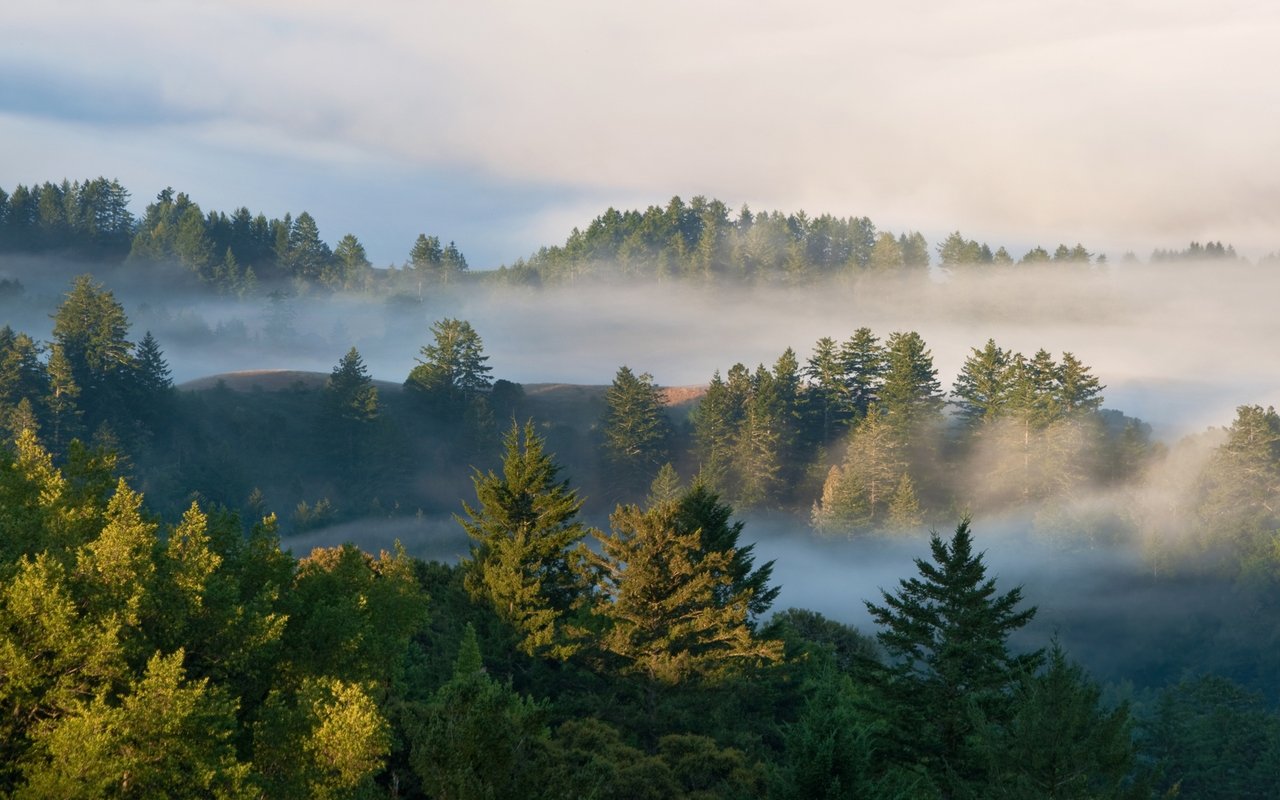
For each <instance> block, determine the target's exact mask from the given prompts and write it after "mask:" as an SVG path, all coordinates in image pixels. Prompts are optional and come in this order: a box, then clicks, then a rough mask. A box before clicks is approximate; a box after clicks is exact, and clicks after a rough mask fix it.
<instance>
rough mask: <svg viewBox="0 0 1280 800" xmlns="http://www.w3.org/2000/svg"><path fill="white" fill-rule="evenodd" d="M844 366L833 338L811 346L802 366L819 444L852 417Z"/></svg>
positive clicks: (821, 340)
mask: <svg viewBox="0 0 1280 800" xmlns="http://www.w3.org/2000/svg"><path fill="white" fill-rule="evenodd" d="M845 369H846V367H845V363H844V360H843V359H842V357H841V353H840V350H839V348H838V346H837V345H836V341H835V339H832V338H831V337H830V336H824V337H822V338H821V339H819V340H818V341H817V343H815V344H814V346H813V355H811V356H809V360H808V361H807V362H806V364H805V369H804V373H803V374H804V377H805V380H806V381H807V382H808V391H807V392H806V393H805V396H806V398H807V399H808V405H809V416H810V419H811V420H812V422H811V426H812V428H813V429H814V431H816V434H817V435H816V437H815V438H816V439H817V440H818V441H819V442H828V441H830V440H831V438H832V436H834V435H835V433H836V431H837V430H838V429H840V428H841V427H842V426H843V425H844V424H845V423H846V422H847V420H848V418H849V416H851V408H852V404H851V401H850V399H849V387H848V385H847V384H846V382H845Z"/></svg>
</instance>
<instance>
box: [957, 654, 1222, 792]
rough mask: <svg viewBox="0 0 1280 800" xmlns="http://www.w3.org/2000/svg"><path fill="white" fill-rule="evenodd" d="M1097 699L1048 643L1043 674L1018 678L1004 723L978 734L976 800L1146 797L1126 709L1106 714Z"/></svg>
mask: <svg viewBox="0 0 1280 800" xmlns="http://www.w3.org/2000/svg"><path fill="white" fill-rule="evenodd" d="M1101 695H1102V692H1101V690H1100V689H1099V688H1098V686H1097V684H1095V683H1093V682H1092V681H1091V680H1089V678H1088V676H1086V675H1085V673H1084V670H1082V669H1081V668H1080V667H1079V666H1078V665H1076V664H1073V663H1071V662H1070V661H1069V660H1067V656H1066V653H1064V652H1063V650H1062V648H1061V647H1060V646H1059V645H1058V644H1057V642H1054V643H1053V646H1052V647H1050V649H1049V653H1048V662H1047V664H1046V665H1045V668H1044V670H1043V671H1041V672H1040V673H1038V674H1035V675H1025V676H1023V679H1022V681H1021V683H1020V684H1019V685H1018V686H1017V687H1016V689H1015V690H1014V694H1013V712H1012V714H1011V715H1010V717H1009V719H1008V721H1007V722H1006V723H1004V724H999V725H997V724H984V725H982V726H980V728H979V732H978V734H977V738H978V739H979V741H980V742H981V744H980V748H981V749H982V750H983V751H984V752H985V753H986V760H987V770H988V774H989V776H990V778H989V780H988V782H987V784H986V786H985V787H983V796H985V797H991V798H1008V800H1021V799H1022V798H1028V797H1044V798H1063V799H1064V800H1066V799H1067V798H1078V799H1079V800H1093V798H1097V799H1098V800H1121V799H1122V798H1134V800H1137V798H1142V797H1150V796H1151V792H1150V789H1149V788H1147V787H1145V786H1144V785H1142V782H1141V781H1139V780H1137V776H1136V775H1135V769H1136V766H1137V748H1136V746H1135V744H1134V739H1133V730H1132V728H1133V721H1132V719H1131V718H1130V715H1129V708H1128V706H1127V705H1121V706H1119V707H1117V708H1113V709H1107V708H1105V707H1104V706H1103V704H1102V701H1101ZM1194 796H1197V797H1198V796H1200V795H1198V794H1197V795H1194Z"/></svg>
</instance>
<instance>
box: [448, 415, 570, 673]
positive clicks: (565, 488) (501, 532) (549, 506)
mask: <svg viewBox="0 0 1280 800" xmlns="http://www.w3.org/2000/svg"><path fill="white" fill-rule="evenodd" d="M504 444H505V446H506V454H505V456H504V457H503V461H502V474H501V475H499V474H497V473H495V472H492V471H490V472H488V473H484V474H481V473H480V472H477V473H476V474H475V476H474V477H473V478H472V482H473V483H474V484H475V488H476V499H477V501H478V507H476V508H472V507H471V506H470V505H467V504H466V503H464V504H463V510H464V511H465V512H466V515H467V518H466V519H462V518H459V522H460V523H461V524H462V527H463V528H464V529H465V530H466V532H467V535H469V536H470V537H471V539H472V542H473V544H472V546H471V556H470V558H469V559H468V560H467V562H466V577H465V586H466V588H467V591H468V592H469V593H470V594H471V596H472V597H473V598H474V599H476V600H477V601H483V602H485V603H486V604H488V605H489V606H490V607H492V608H493V610H494V612H495V613H496V614H497V615H498V617H499V618H500V619H502V620H503V621H504V622H506V623H507V624H509V625H510V626H511V627H512V628H513V629H514V630H515V632H516V635H517V636H518V637H519V647H520V649H521V650H523V651H524V652H525V653H528V654H529V655H547V656H551V657H553V658H564V657H566V656H567V655H569V654H570V653H571V652H573V649H574V643H573V641H572V638H571V637H570V636H569V635H568V633H567V632H566V630H565V628H566V617H567V615H569V613H570V612H571V611H572V610H573V607H574V604H575V601H576V600H577V599H578V596H579V590H578V585H577V579H576V577H575V575H574V573H573V571H572V569H571V566H572V565H571V560H570V559H571V556H572V548H573V547H574V545H576V544H577V543H578V542H579V541H580V540H581V539H582V538H583V536H584V535H585V534H586V530H585V528H584V527H583V526H582V523H580V522H578V521H577V519H576V517H577V514H578V511H579V509H581V508H582V500H581V499H579V498H578V496H577V493H576V492H575V491H574V490H573V489H571V488H570V487H569V482H568V481H567V480H559V479H558V478H559V473H560V467H559V466H558V465H557V464H556V463H555V462H554V461H553V460H552V457H551V455H550V454H548V453H545V452H544V451H543V442H542V439H541V438H540V437H539V436H538V434H537V432H536V430H535V429H534V427H533V423H532V422H529V423H526V424H525V426H524V428H523V430H521V429H520V428H518V427H517V426H515V425H513V426H512V428H511V430H510V431H509V432H508V433H507V435H506V437H505V441H504Z"/></svg>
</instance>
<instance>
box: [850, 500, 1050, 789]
mask: <svg viewBox="0 0 1280 800" xmlns="http://www.w3.org/2000/svg"><path fill="white" fill-rule="evenodd" d="M930 553H931V557H932V562H928V561H925V560H923V559H919V558H918V559H916V560H915V564H916V568H917V570H918V571H919V573H920V575H919V577H912V578H904V579H903V580H902V581H900V584H899V589H898V591H896V592H894V593H892V594H891V593H889V592H887V591H882V592H881V596H882V598H883V601H884V604H883V605H877V604H875V603H872V602H867V604H866V606H867V611H868V612H870V614H871V618H872V620H874V621H875V623H876V624H877V625H879V626H880V628H881V630H880V631H879V632H878V633H877V634H876V639H877V640H878V641H879V642H880V645H881V646H882V647H883V648H884V649H885V652H886V653H888V655H889V657H890V659H891V660H890V661H889V662H888V663H887V664H885V665H880V664H868V665H867V669H868V678H869V679H870V680H871V684H872V686H873V687H874V689H875V691H876V692H877V693H878V695H879V696H878V698H877V702H879V703H881V704H883V705H882V706H881V707H882V708H883V709H884V711H885V713H886V718H887V720H888V722H889V724H890V725H891V729H890V736H891V741H892V742H893V749H892V751H891V752H889V753H886V755H887V756H889V757H890V758H893V759H894V760H895V761H897V762H898V763H902V764H908V765H909V764H917V765H919V766H920V767H923V768H924V769H925V771H926V772H927V773H928V774H929V775H930V776H931V777H932V778H933V780H934V781H935V782H936V783H937V784H938V785H939V786H940V787H942V788H943V790H944V795H945V796H951V797H954V796H964V794H965V792H966V791H968V790H971V789H973V788H975V787H980V786H984V785H986V781H987V780H988V778H989V776H988V773H987V767H986V765H985V763H983V760H982V758H981V757H980V754H979V753H977V752H975V749H974V747H975V743H974V740H973V734H974V733H975V730H976V725H977V722H976V720H977V719H978V718H984V719H986V720H990V721H992V722H993V723H994V724H998V725H1002V724H1006V723H1007V722H1008V721H1009V719H1010V718H1011V716H1012V713H1013V705H1012V697H1013V695H1012V693H1013V691H1014V689H1015V688H1016V686H1017V685H1018V682H1019V681H1020V680H1021V678H1022V676H1023V675H1025V674H1027V673H1029V672H1030V671H1031V670H1033V669H1034V668H1035V666H1036V665H1037V664H1038V663H1039V662H1040V660H1041V658H1042V653H1041V652H1039V651H1037V652H1032V653H1023V654H1014V653H1011V652H1010V651H1009V647H1008V639H1009V636H1010V635H1011V634H1012V633H1014V632H1015V631H1017V630H1018V629H1020V628H1022V627H1023V626H1025V625H1026V624H1027V623H1028V622H1030V621H1031V618H1032V617H1033V616H1034V615H1035V608H1034V607H1032V608H1027V609H1021V610H1019V609H1018V605H1019V604H1020V603H1021V602H1022V591H1021V589H1020V588H1014V589H1011V590H1009V591H1008V592H1005V593H1004V594H999V595H998V594H996V586H995V580H994V579H990V578H987V576H986V565H985V564H984V563H983V560H982V554H981V553H974V551H973V538H972V536H971V535H970V533H969V521H968V520H967V519H965V520H962V521H961V522H960V524H959V525H958V526H957V527H956V531H955V534H954V535H953V536H952V537H951V540H950V541H949V542H944V541H943V540H942V539H941V538H940V537H939V536H938V535H937V534H936V533H935V534H933V536H932V537H931V539H930ZM975 711H976V712H978V714H979V715H980V717H977V716H975V713H974V712H975Z"/></svg>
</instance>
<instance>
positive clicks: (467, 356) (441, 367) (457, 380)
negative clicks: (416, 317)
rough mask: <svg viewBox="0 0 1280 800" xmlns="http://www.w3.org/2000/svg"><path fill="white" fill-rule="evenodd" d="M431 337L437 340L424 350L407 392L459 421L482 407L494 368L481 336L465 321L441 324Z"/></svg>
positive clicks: (449, 320) (437, 325)
mask: <svg viewBox="0 0 1280 800" xmlns="http://www.w3.org/2000/svg"><path fill="white" fill-rule="evenodd" d="M431 333H432V336H433V337H434V340H433V342H432V344H429V345H424V346H423V348H422V351H421V354H420V355H421V357H420V358H418V359H417V361H418V366H416V367H414V368H413V369H412V370H411V371H410V372H409V377H408V379H407V380H405V384H404V385H405V389H407V390H409V391H411V392H415V393H417V394H418V395H419V396H420V397H422V398H424V399H425V400H426V401H427V402H428V403H429V404H431V405H432V406H433V407H434V408H437V409H439V410H442V411H444V412H446V413H449V414H451V415H453V416H454V417H455V418H456V417H458V416H461V415H463V414H464V413H465V412H466V411H467V409H468V408H470V407H472V406H474V405H476V404H478V403H482V402H483V398H484V395H485V394H486V393H487V392H488V391H489V388H490V386H491V382H490V379H489V373H490V372H491V371H492V368H491V367H489V366H488V365H487V364H485V362H486V361H488V360H489V357H488V356H486V355H484V343H483V342H481V340H480V335H479V334H478V333H476V331H475V329H474V328H472V327H471V323H469V322H467V321H465V320H459V319H442V320H439V321H438V322H436V323H434V324H433V325H432V326H431Z"/></svg>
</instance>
